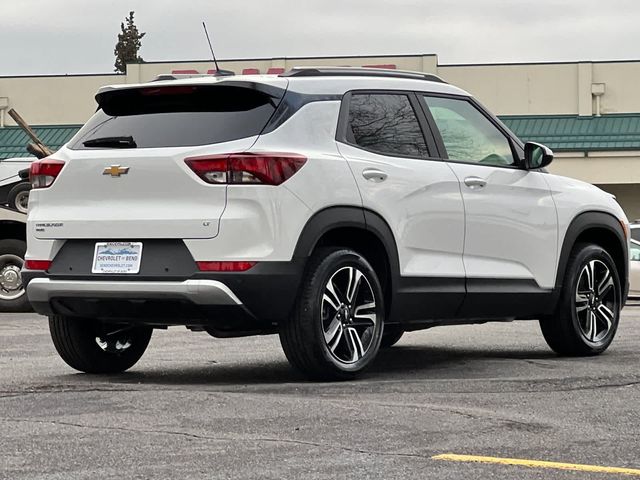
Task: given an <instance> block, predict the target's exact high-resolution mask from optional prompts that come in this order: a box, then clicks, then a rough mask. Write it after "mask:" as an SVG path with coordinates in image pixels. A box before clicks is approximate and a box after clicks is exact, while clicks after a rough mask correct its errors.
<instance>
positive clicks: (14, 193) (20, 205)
mask: <svg viewBox="0 0 640 480" xmlns="http://www.w3.org/2000/svg"><path fill="white" fill-rule="evenodd" d="M29 190H31V184H30V183H29V182H20V183H18V184H17V185H14V186H13V188H12V189H11V190H9V195H7V204H8V205H9V208H14V209H16V210H18V211H19V212H22V213H27V205H26V202H23V200H24V199H25V194H26V200H27V201H28V200H29V193H28V192H29Z"/></svg>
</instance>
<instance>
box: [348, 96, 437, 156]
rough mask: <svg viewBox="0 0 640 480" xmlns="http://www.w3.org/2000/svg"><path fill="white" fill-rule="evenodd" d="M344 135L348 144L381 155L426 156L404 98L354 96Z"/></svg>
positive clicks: (425, 148) (415, 124)
mask: <svg viewBox="0 0 640 480" xmlns="http://www.w3.org/2000/svg"><path fill="white" fill-rule="evenodd" d="M347 136H348V140H349V141H350V142H351V143H354V144H356V145H358V146H360V147H362V148H366V149H367V150H371V151H373V152H376V153H381V154H384V155H407V156H411V157H426V156H428V152H427V145H426V144H425V141H424V136H423V135H422V130H421V129H420V124H419V123H418V119H417V118H416V113H415V111H414V110H413V107H412V106H411V103H410V102H409V97H408V96H407V95H394V94H377V93H376V94H353V95H352V96H351V102H350V103H349V129H348V132H347Z"/></svg>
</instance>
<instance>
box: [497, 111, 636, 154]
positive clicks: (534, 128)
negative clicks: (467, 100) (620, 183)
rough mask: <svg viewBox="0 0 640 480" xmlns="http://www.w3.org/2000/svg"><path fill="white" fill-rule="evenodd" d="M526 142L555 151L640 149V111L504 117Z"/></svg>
mask: <svg viewBox="0 0 640 480" xmlns="http://www.w3.org/2000/svg"><path fill="white" fill-rule="evenodd" d="M500 120H502V121H503V122H504V123H505V124H506V125H507V127H509V128H510V129H511V130H512V131H513V132H514V133H515V134H516V135H517V136H518V137H520V139H522V140H523V141H525V142H526V141H531V142H539V143H544V144H545V145H547V146H548V147H550V148H551V149H553V150H555V151H566V152H568V151H572V152H587V151H597V150H640V114H638V113H632V114H608V115H603V116H601V117H578V116H575V115H513V116H501V117H500Z"/></svg>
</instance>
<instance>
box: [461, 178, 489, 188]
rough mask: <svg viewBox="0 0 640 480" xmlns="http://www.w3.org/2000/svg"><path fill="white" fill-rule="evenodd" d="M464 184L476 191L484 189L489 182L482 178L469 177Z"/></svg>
mask: <svg viewBox="0 0 640 480" xmlns="http://www.w3.org/2000/svg"><path fill="white" fill-rule="evenodd" d="M464 184H465V185H466V186H467V187H469V188H471V189H476V188H482V187H484V186H485V185H486V184H487V181H486V180H485V179H484V178H480V177H467V178H465V179H464Z"/></svg>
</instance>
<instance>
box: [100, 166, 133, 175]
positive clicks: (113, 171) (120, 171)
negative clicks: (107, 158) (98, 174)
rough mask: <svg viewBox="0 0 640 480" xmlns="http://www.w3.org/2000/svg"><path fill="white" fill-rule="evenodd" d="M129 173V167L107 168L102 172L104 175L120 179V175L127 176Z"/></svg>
mask: <svg viewBox="0 0 640 480" xmlns="http://www.w3.org/2000/svg"><path fill="white" fill-rule="evenodd" d="M127 173H129V167H121V166H120V165H111V166H110V167H105V169H104V171H103V172H102V174H103V175H111V176H112V177H119V176H120V175H126V174H127Z"/></svg>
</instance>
